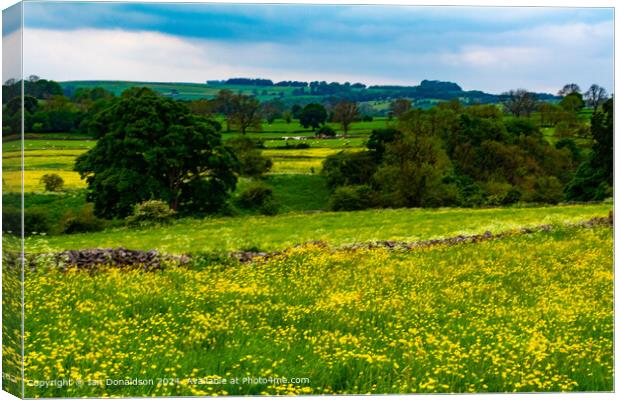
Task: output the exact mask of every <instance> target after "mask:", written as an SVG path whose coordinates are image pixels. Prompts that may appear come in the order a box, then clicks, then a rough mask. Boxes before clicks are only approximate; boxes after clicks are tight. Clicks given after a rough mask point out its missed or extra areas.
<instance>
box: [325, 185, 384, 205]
mask: <svg viewBox="0 0 620 400" xmlns="http://www.w3.org/2000/svg"><path fill="white" fill-rule="evenodd" d="M372 205H373V201H372V189H371V188H370V187H369V186H368V185H357V186H341V187H339V188H337V189H336V190H334V193H333V194H332V195H331V197H330V198H329V209H330V210H332V211H354V210H364V209H367V208H370V207H372Z"/></svg>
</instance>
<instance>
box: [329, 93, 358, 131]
mask: <svg viewBox="0 0 620 400" xmlns="http://www.w3.org/2000/svg"><path fill="white" fill-rule="evenodd" d="M358 114H359V110H358V108H357V103H355V102H352V101H341V102H339V103H338V104H336V106H335V107H334V121H335V122H340V125H342V130H343V131H344V134H345V136H346V134H347V132H348V131H349V127H350V126H351V124H352V123H353V121H355V118H357V115H358Z"/></svg>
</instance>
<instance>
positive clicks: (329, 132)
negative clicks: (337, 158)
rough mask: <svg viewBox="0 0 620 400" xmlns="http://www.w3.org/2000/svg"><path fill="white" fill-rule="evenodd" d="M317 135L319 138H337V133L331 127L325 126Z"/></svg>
mask: <svg viewBox="0 0 620 400" xmlns="http://www.w3.org/2000/svg"><path fill="white" fill-rule="evenodd" d="M316 134H317V136H328V137H334V136H336V131H335V130H333V129H332V127H331V126H329V125H323V126H322V127H321V128H320V129H319V130H318V131H316Z"/></svg>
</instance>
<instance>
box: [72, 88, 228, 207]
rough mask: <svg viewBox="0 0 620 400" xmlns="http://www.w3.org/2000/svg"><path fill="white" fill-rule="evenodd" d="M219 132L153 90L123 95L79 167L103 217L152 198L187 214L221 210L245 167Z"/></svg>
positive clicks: (96, 126)
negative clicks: (238, 170) (240, 166)
mask: <svg viewBox="0 0 620 400" xmlns="http://www.w3.org/2000/svg"><path fill="white" fill-rule="evenodd" d="M217 126H218V125H217V124H215V123H211V122H210V121H208V120H205V119H200V118H198V117H196V116H194V115H192V114H191V112H190V111H189V110H188V109H187V107H186V106H185V105H183V104H181V103H180V102H177V101H174V100H172V99H167V98H164V97H161V96H159V95H157V94H156V93H155V92H153V91H152V90H150V89H147V88H131V89H128V90H126V91H125V92H123V94H122V96H121V98H120V99H119V100H118V101H116V102H114V103H113V104H112V105H111V106H110V107H108V108H106V109H105V110H103V111H101V112H100V113H99V114H98V115H97V117H96V118H95V119H94V120H93V121H92V122H91V124H90V127H91V132H92V133H94V135H95V137H96V139H98V140H97V144H96V145H95V147H93V148H92V149H91V150H89V151H88V152H86V153H84V154H83V155H81V156H80V157H78V159H77V161H76V164H75V170H76V171H78V172H79V173H80V176H81V177H82V178H83V179H84V178H85V179H86V182H87V184H88V194H87V199H88V200H89V201H91V202H93V203H94V204H95V213H96V214H97V216H101V217H106V218H113V217H125V216H127V215H129V214H130V213H131V211H132V208H133V206H134V205H135V204H139V203H142V202H143V201H146V200H151V199H159V200H164V201H166V202H167V203H168V204H169V205H170V208H171V209H173V210H175V211H180V212H184V213H189V212H212V211H215V210H217V209H218V208H220V207H221V206H222V205H223V204H224V203H225V201H226V200H227V198H228V196H229V192H230V191H231V190H233V189H234V187H235V184H236V176H235V170H236V166H237V165H236V162H235V159H234V156H233V155H232V154H231V153H230V151H229V150H228V149H226V148H225V147H224V146H223V144H222V141H221V135H220V133H219V132H218V130H217Z"/></svg>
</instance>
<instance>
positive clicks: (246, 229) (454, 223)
mask: <svg viewBox="0 0 620 400" xmlns="http://www.w3.org/2000/svg"><path fill="white" fill-rule="evenodd" d="M611 209H612V205H611V204H592V205H570V206H550V207H531V208H513V207H508V208H491V209H459V208H445V209H397V210H365V211H352V212H324V213H313V214H305V213H289V214H282V215H276V216H272V217H265V216H240V217H218V218H206V219H191V218H185V219H180V220H178V221H176V222H174V223H172V224H171V225H167V226H160V227H148V228H143V229H129V228H125V227H117V228H112V229H108V230H105V231H102V232H94V233H83V234H72V235H60V236H48V237H40V236H33V237H30V238H28V239H27V240H26V246H27V249H28V250H27V251H29V252H37V251H43V249H46V248H51V249H55V250H66V249H84V248H95V247H119V246H123V247H126V248H130V249H143V250H148V249H157V250H160V251H163V252H168V253H174V254H181V253H192V252H202V251H229V250H244V249H261V250H268V251H271V250H281V249H283V248H286V247H290V246H294V245H296V244H300V243H305V242H308V241H315V240H322V241H325V242H327V243H329V244H330V245H333V246H337V245H343V244H350V243H358V242H367V241H373V240H404V241H417V240H426V239H433V238H440V237H447V236H455V235H459V234H478V233H483V232H485V231H491V232H493V233H497V232H503V231H506V230H510V229H515V228H519V227H523V226H537V225H540V224H566V223H572V222H578V221H583V220H587V219H590V218H593V217H603V216H606V215H607V214H608V213H609V211H610V210H611Z"/></svg>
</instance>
